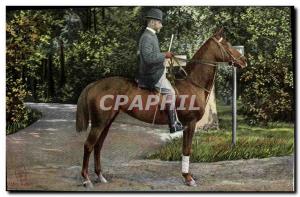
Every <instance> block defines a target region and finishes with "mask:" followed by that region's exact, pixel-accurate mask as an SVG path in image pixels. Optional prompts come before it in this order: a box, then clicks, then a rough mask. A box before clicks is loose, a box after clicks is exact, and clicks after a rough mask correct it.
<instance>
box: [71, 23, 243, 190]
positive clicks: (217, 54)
mask: <svg viewBox="0 0 300 197" xmlns="http://www.w3.org/2000/svg"><path fill="white" fill-rule="evenodd" d="M219 62H228V63H229V64H228V65H230V66H235V67H237V68H244V67H246V66H247V62H246V58H245V57H244V56H243V55H242V54H241V53H240V52H239V51H238V50H236V49H235V48H233V47H232V46H231V44H230V42H229V41H227V40H226V38H225V36H224V30H223V28H221V29H219V30H218V31H217V32H216V33H215V34H213V35H212V36H211V37H210V38H209V39H208V40H206V42H205V43H204V44H203V45H202V46H201V47H200V49H198V51H197V52H196V53H195V54H194V56H193V57H192V59H191V60H189V61H188V63H187V65H186V73H187V77H186V79H183V80H182V79H181V80H175V88H176V90H177V95H196V97H195V98H196V99H195V102H194V105H195V107H198V110H192V111H191V110H188V109H185V110H180V111H177V114H178V118H179V120H180V121H181V122H182V124H183V125H184V127H185V129H184V131H183V138H182V139H183V143H182V171H181V174H182V176H183V178H184V181H185V184H186V185H188V186H195V185H196V182H195V180H194V178H193V176H192V173H191V172H190V170H189V157H190V155H191V152H192V139H193V135H194V132H195V126H196V123H197V122H198V121H199V120H201V118H202V116H203V114H204V112H205V106H206V104H207V100H208V97H209V94H210V91H211V90H212V87H213V83H214V78H215V74H216V71H217V65H218V63H219ZM157 94H158V92H154V91H153V90H147V89H142V88H140V87H139V86H138V85H137V83H136V82H135V81H134V80H130V79H127V78H124V77H109V78H104V79H101V80H99V81H96V82H93V83H91V84H89V85H87V87H85V88H84V89H83V91H82V92H81V94H80V96H79V98H78V102H77V111H76V130H77V131H78V132H80V131H86V130H87V128H88V126H89V120H90V121H91V129H90V132H89V134H88V137H87V139H86V141H85V143H84V155H83V164H82V171H81V175H82V177H83V179H84V182H83V185H84V186H85V187H93V184H92V182H91V180H90V178H89V175H88V165H89V158H90V155H91V152H92V151H93V150H94V165H95V166H94V167H95V173H96V175H97V181H98V182H102V183H106V182H107V180H106V179H105V178H104V176H103V173H102V170H101V164H100V152H101V149H102V146H103V142H104V140H105V138H106V136H107V133H108V131H109V128H110V126H111V124H112V122H113V121H114V120H115V118H116V116H117V115H118V114H119V112H120V111H122V112H124V113H127V114H129V115H130V116H132V117H134V118H136V119H138V120H141V121H144V122H147V123H152V121H153V118H154V113H155V111H156V108H157V105H159V104H160V103H158V104H157V105H153V106H151V107H150V108H149V109H148V110H147V111H146V110H144V109H138V108H133V109H131V110H129V104H124V105H120V106H118V107H117V108H116V107H114V108H111V109H110V110H103V109H101V107H99V106H100V105H99V103H100V102H101V98H103V97H104V96H105V95H115V96H116V95H126V96H128V98H129V100H132V99H133V98H134V97H135V96H136V95H141V98H142V100H143V101H145V98H147V96H149V95H157ZM189 101H190V99H187V100H186V101H185V102H186V103H188V102H189ZM115 103H116V99H115V98H111V99H107V100H106V102H105V106H115ZM178 105H179V101H178V100H177V99H176V106H178ZM154 124H168V118H167V113H166V111H165V110H159V111H158V113H156V117H155V121H154Z"/></svg>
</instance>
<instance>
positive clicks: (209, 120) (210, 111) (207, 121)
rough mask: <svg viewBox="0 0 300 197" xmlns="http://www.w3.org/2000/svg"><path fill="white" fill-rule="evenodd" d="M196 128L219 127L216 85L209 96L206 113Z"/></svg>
mask: <svg viewBox="0 0 300 197" xmlns="http://www.w3.org/2000/svg"><path fill="white" fill-rule="evenodd" d="M196 128H199V129H203V130H207V129H211V128H216V129H219V120H218V114H217V105H216V97H215V86H213V88H212V91H211V94H210V96H209V99H208V102H207V105H206V108H205V113H204V115H203V117H202V119H201V120H200V121H198V122H197V125H196Z"/></svg>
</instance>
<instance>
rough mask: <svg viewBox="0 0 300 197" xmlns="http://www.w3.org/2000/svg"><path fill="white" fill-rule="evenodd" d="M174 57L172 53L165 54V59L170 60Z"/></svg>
mask: <svg viewBox="0 0 300 197" xmlns="http://www.w3.org/2000/svg"><path fill="white" fill-rule="evenodd" d="M171 57H174V54H173V53H172V52H165V58H171Z"/></svg>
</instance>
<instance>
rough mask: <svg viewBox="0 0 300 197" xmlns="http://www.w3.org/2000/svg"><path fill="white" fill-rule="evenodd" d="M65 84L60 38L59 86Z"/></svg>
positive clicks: (62, 42) (62, 50) (62, 47)
mask: <svg viewBox="0 0 300 197" xmlns="http://www.w3.org/2000/svg"><path fill="white" fill-rule="evenodd" d="M64 84H65V55H64V41H63V40H62V39H61V40H60V80H59V88H62V87H63V86H64Z"/></svg>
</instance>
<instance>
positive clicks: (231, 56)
mask: <svg viewBox="0 0 300 197" xmlns="http://www.w3.org/2000/svg"><path fill="white" fill-rule="evenodd" d="M211 39H212V40H213V41H214V42H215V43H216V44H217V46H218V48H219V52H218V53H217V56H218V57H217V58H218V59H219V60H220V61H223V62H229V64H230V65H233V66H235V67H238V68H245V67H246V66H247V61H246V58H245V56H244V55H242V54H241V53H240V52H239V51H238V50H237V49H235V48H234V47H232V46H231V44H230V42H228V41H227V40H226V38H225V36H224V29H223V27H222V28H221V29H220V30H219V31H217V32H216V33H215V34H214V35H213V36H212V37H211Z"/></svg>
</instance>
